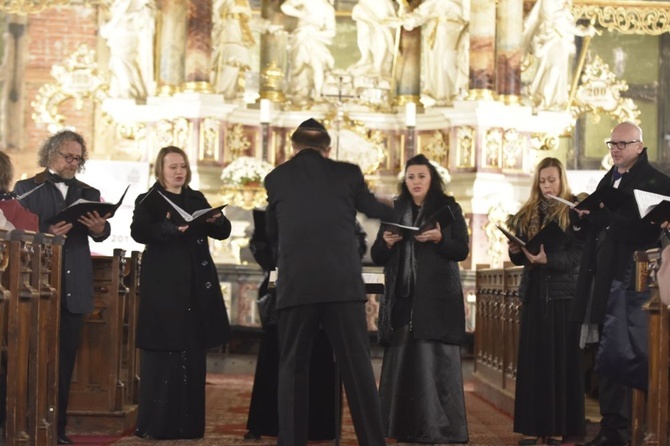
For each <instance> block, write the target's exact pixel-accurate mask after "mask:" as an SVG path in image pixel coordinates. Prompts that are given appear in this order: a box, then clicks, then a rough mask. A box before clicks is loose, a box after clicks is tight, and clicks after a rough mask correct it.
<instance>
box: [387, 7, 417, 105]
mask: <svg viewBox="0 0 670 446" xmlns="http://www.w3.org/2000/svg"><path fill="white" fill-rule="evenodd" d="M403 3H405V4H406V6H405V8H406V9H408V10H409V11H412V10H413V9H414V8H416V7H417V6H418V5H419V4H421V0H414V1H410V2H403ZM407 7H408V8H407ZM409 11H407V10H406V11H402V12H403V13H406V12H409ZM396 36H397V34H396ZM397 48H398V53H397V54H395V55H394V58H395V60H394V61H393V67H394V70H395V71H394V73H392V74H393V75H394V76H395V83H396V88H395V95H396V97H395V103H396V104H397V105H404V104H407V103H408V102H415V103H418V102H419V99H420V97H421V27H416V28H414V29H413V30H412V31H407V30H406V29H404V28H401V31H400V45H399V46H398V47H397Z"/></svg>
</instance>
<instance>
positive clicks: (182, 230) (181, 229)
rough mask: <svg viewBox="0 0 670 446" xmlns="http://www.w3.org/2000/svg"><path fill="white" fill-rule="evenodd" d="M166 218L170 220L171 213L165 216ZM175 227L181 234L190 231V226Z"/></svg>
mask: <svg viewBox="0 0 670 446" xmlns="http://www.w3.org/2000/svg"><path fill="white" fill-rule="evenodd" d="M165 218H167V219H168V220H170V213H169V212H168V213H167V214H165ZM170 221H172V220H170ZM175 226H176V227H177V230H178V231H179V232H185V231H186V230H187V229H188V225H184V226H177V225H175Z"/></svg>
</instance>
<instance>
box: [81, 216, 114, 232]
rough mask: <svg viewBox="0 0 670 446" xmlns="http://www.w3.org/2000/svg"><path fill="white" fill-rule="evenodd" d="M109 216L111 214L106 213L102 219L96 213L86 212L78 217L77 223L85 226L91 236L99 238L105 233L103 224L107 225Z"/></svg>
mask: <svg viewBox="0 0 670 446" xmlns="http://www.w3.org/2000/svg"><path fill="white" fill-rule="evenodd" d="M111 215H112V214H111V213H107V214H105V216H104V217H101V216H100V214H98V211H93V212H87V213H86V214H84V215H82V216H81V217H79V218H78V219H77V221H78V222H79V223H81V224H82V225H84V226H86V227H87V228H88V232H90V233H91V235H92V236H94V237H99V236H101V235H102V234H103V233H104V232H105V223H107V219H108V218H109V217H111Z"/></svg>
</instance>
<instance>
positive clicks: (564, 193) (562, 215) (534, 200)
mask: <svg viewBox="0 0 670 446" xmlns="http://www.w3.org/2000/svg"><path fill="white" fill-rule="evenodd" d="M547 167H555V168H557V169H558V176H559V178H560V180H561V191H560V192H559V194H558V196H559V197H560V198H563V199H565V200H568V201H573V196H572V192H571V191H570V186H569V185H568V177H567V175H566V173H565V168H563V164H562V163H561V162H560V160H558V159H556V158H544V159H543V160H542V161H540V162H539V163H538V165H537V167H536V168H535V175H534V176H533V186H532V187H531V189H530V197H528V200H527V201H526V202H525V203H524V204H523V206H521V209H519V212H517V213H516V215H514V216H513V217H512V218H510V219H508V222H507V226H508V227H510V228H522V229H526V228H528V226H529V225H530V219H531V216H532V214H533V210H534V209H536V208H537V207H538V206H539V203H540V200H542V198H543V195H542V191H541V190H540V172H542V169H546V168H547ZM569 211H570V208H569V207H568V206H567V205H565V204H562V203H558V206H556V207H555V208H554V210H553V212H552V213H551V214H550V215H547V216H546V217H545V220H546V221H550V220H555V221H556V223H558V225H559V226H560V227H561V229H563V230H565V229H567V228H568V225H569V224H570V217H569V215H568V212H569Z"/></svg>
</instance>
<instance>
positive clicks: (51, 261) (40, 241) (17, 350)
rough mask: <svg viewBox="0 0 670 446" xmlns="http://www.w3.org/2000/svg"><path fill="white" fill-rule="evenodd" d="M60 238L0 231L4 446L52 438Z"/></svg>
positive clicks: (0, 375)
mask: <svg viewBox="0 0 670 446" xmlns="http://www.w3.org/2000/svg"><path fill="white" fill-rule="evenodd" d="M63 242H64V238H63V237H54V236H51V235H46V234H34V233H30V232H22V231H11V232H7V231H1V230H0V327H1V329H0V338H1V344H0V345H1V346H2V348H1V350H0V355H1V357H0V387H1V388H2V390H3V391H2V392H0V402H1V406H2V408H3V411H2V412H3V415H5V416H4V420H3V421H4V437H5V438H4V439H5V444H7V445H48V444H55V443H56V407H57V404H56V398H57V385H56V383H57V380H58V370H57V368H58V367H57V358H58V342H57V339H58V338H57V337H56V336H54V335H53V334H54V333H57V332H58V320H59V318H58V314H59V307H60V299H59V292H58V291H59V289H60V270H61V269H60V258H61V250H62V245H63Z"/></svg>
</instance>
